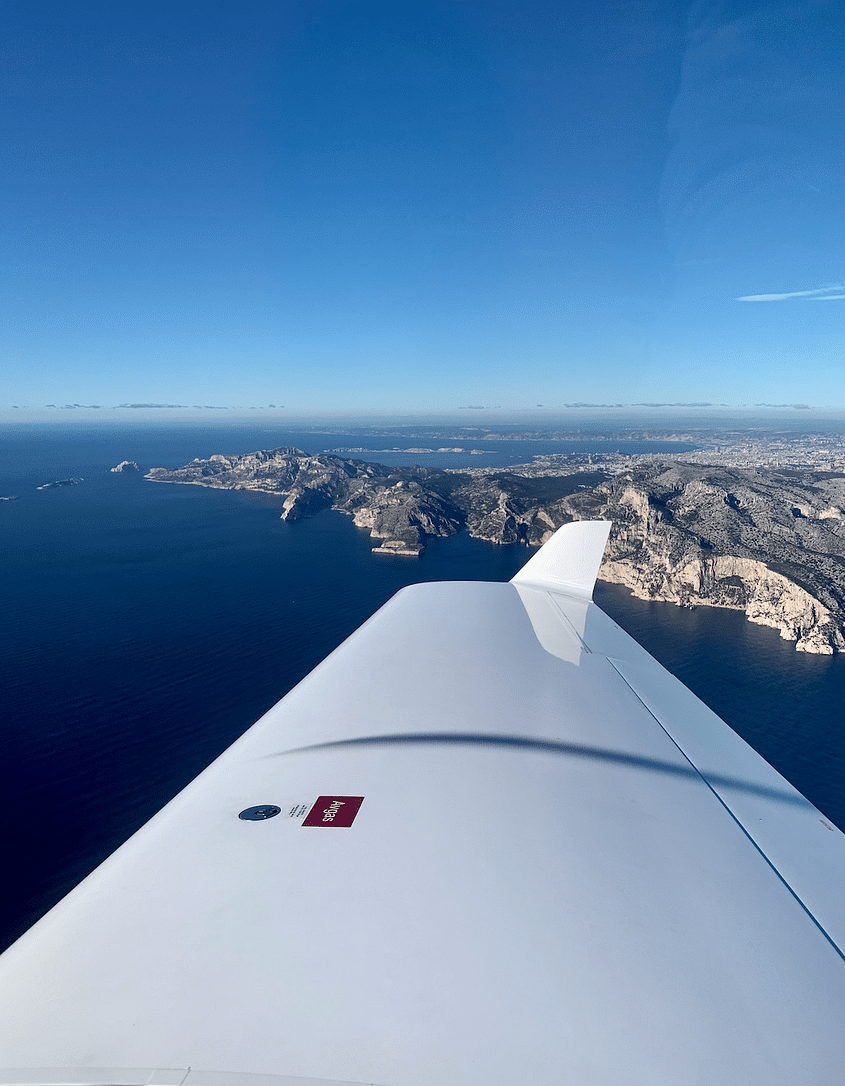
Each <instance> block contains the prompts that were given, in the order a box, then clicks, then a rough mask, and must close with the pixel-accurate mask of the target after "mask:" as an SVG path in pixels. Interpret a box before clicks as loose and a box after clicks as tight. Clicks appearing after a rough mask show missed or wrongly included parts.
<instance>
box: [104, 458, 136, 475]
mask: <svg viewBox="0 0 845 1086" xmlns="http://www.w3.org/2000/svg"><path fill="white" fill-rule="evenodd" d="M140 470H141V469H140V468H139V467H138V465H137V464H136V463H135V461H134V460H121V461H120V463H119V464H117V465H116V466H115V467H113V468H109V471H112V472H122V471H140Z"/></svg>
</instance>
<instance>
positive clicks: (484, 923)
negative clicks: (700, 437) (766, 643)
mask: <svg viewBox="0 0 845 1086" xmlns="http://www.w3.org/2000/svg"><path fill="white" fill-rule="evenodd" d="M608 527H609V526H607V525H598V526H597V525H595V524H590V523H582V524H573V525H567V526H565V527H564V528H563V529H561V530H560V531H559V532H558V533H557V534H556V535H555V536H554V537H553V538H552V539H551V540H550V542H549V543H547V544H546V545H545V547H543V548H542V549H541V550H540V551H539V552H538V553H537V554H536V555H535V556H534V557H533V558H532V559H531V560H530V561H529V562H528V563H527V564H526V566H525V567H524V568H523V571H522V572H521V573H520V574H519V575H518V576H517V577H516V578H514V581H513V582H512V583H511V584H479V583H475V582H466V583H464V582H458V583H446V584H426V585H418V586H415V587H414V588H411V589H406V590H404V591H402V592H400V593H399V594H398V595H397V596H395V597H394V598H393V599H392V600H391V601H390V602H389V603H388V604H387V605H386V606H385V607H384V608H382V609H381V611H379V612H378V613H377V614H376V615H375V616H374V617H373V618H372V619H371V620H370V621H369V622H368V623H366V624H365V625H364V626H363V627H362V628H361V629H360V630H358V631H357V632H356V633H355V634H354V635H353V636H352V637H351V638H349V639H348V640H347V641H346V642H345V643H344V644H343V645H342V646H341V647H340V648H339V649H338V650H337V651H336V652H335V653H333V654H332V655H331V656H330V657H328V659H327V660H325V661H324V662H323V663H322V664H321V665H320V666H319V667H318V668H317V669H316V670H315V671H314V672H312V674H311V675H310V676H308V677H307V678H306V679H305V680H304V681H303V682H302V683H300V685H299V686H298V687H296V688H295V689H294V690H293V691H291V693H290V694H289V695H288V696H287V697H286V698H284V699H282V701H281V702H279V703H278V704H277V705H276V706H274V707H273V709H271V710H270V711H269V712H268V713H267V714H266V715H265V716H264V717H263V718H262V719H261V720H260V721H259V722H258V723H257V724H256V725H254V726H253V728H251V729H250V730H249V731H248V732H247V733H246V734H245V735H244V736H243V737H242V738H241V739H240V740H238V742H237V743H235V744H234V745H233V746H232V747H231V748H229V750H228V751H226V752H225V753H224V754H223V755H222V756H221V757H220V758H219V759H218V760H217V761H216V762H215V763H214V764H213V765H212V766H211V767H209V769H208V770H206V771H205V773H203V774H201V775H200V777H198V778H197V779H196V780H195V781H194V782H193V783H192V784H191V785H190V786H189V787H188V788H187V789H185V791H183V792H182V793H181V794H180V795H179V796H177V797H176V799H174V800H173V801H172V802H171V803H170V804H169V805H168V806H167V807H166V808H164V810H163V811H161V812H160V813H159V815H157V816H156V817H155V818H154V819H152V820H151V821H150V822H149V823H148V824H147V825H146V826H145V827H144V828H143V829H142V830H141V831H139V833H137V834H136V835H135V836H134V837H133V838H132V839H131V840H130V841H129V842H127V844H126V845H124V846H123V847H122V848H121V849H119V850H118V851H117V852H116V853H115V854H114V855H113V856H112V857H111V858H110V859H109V860H108V861H106V863H105V864H103V865H102V866H101V867H100V868H99V869H98V870H97V871H96V872H94V873H93V874H92V875H91V876H90V877H89V878H88V879H86V880H85V881H84V882H83V883H82V884H81V885H80V886H79V887H77V889H76V890H74V891H73V892H72V893H71V894H70V895H68V897H67V898H66V899H65V900H64V901H63V902H61V903H60V904H59V905H58V906H56V908H55V909H54V910H52V912H51V913H49V914H48V915H47V916H46V917H45V918H44V919H43V920H42V921H41V922H39V924H37V925H35V926H34V928H33V929H31V930H30V932H28V933H27V934H26V935H25V936H24V937H23V938H22V939H21V940H19V941H18V943H16V944H15V946H13V947H12V948H10V950H9V951H7V953H6V954H5V955H3V956H2V958H0V1021H2V1022H3V1023H4V1026H3V1031H4V1034H5V1036H4V1041H3V1044H2V1046H0V1059H2V1060H3V1061H4V1062H5V1065H6V1066H7V1067H8V1068H9V1070H7V1071H5V1072H3V1071H0V1083H5V1084H12V1083H20V1084H24V1083H26V1084H27V1086H38V1084H43V1086H48V1084H49V1086H54V1084H57V1083H60V1082H66V1083H76V1082H78V1083H80V1084H82V1083H84V1084H87V1086H107V1084H111V1086H115V1084H118V1083H119V1084H125V1086H135V1084H136V1083H137V1084H141V1083H158V1084H159V1086H178V1083H181V1082H182V1081H183V1080H185V1079H186V1076H193V1078H191V1077H188V1078H187V1080H186V1081H187V1084H188V1086H190V1083H191V1082H193V1081H196V1086H227V1084H229V1083H231V1084H232V1086H238V1084H239V1083H240V1080H241V1078H242V1077H243V1076H253V1075H261V1076H273V1079H274V1081H278V1082H279V1083H282V1082H285V1081H287V1082H289V1083H291V1084H292V1081H293V1080H294V1079H296V1080H308V1081H312V1082H313V1081H322V1082H326V1081H335V1082H372V1083H381V1084H383V1086H423V1084H425V1086H430V1084H431V1083H435V1082H436V1083H449V1084H453V1086H481V1084H482V1083H483V1084H485V1086H490V1084H495V1083H503V1084H504V1083H508V1084H512V1083H513V1082H527V1081H531V1082H532V1083H536V1084H549V1086H551V1084H559V1083H561V1082H568V1081H578V1082H589V1083H593V1084H604V1083H608V1084H609V1083H618V1082H619V1081H623V1080H624V1081H625V1082H627V1083H643V1084H645V1083H648V1084H649V1086H654V1084H656V1083H664V1082H665V1083H672V1084H673V1086H679V1084H687V1083H689V1084H692V1083H696V1084H697V1083H702V1082H713V1081H722V1082H741V1083H743V1084H746V1083H761V1084H762V1083H766V1084H772V1083H787V1082H789V1083H794V1082H796V1081H800V1082H802V1083H826V1084H827V1083H830V1084H833V1083H839V1082H841V1081H843V1077H845V1053H844V1052H843V1045H842V1042H841V1023H842V1012H843V1010H845V962H843V958H842V954H841V951H840V948H841V947H842V946H843V914H842V909H841V906H840V904H839V897H840V891H841V886H842V880H843V875H845V839H844V838H843V835H842V834H841V833H839V831H837V830H834V829H830V828H828V827H827V826H826V824H824V820H823V819H822V816H821V815H820V814H819V812H818V811H817V810H816V809H815V808H813V807H812V806H811V805H810V804H809V803H808V802H807V801H806V800H805V799H804V798H803V797H801V796H800V795H799V794H798V793H797V792H796V791H795V790H794V789H792V788H791V786H790V785H789V784H788V783H787V782H786V781H784V780H783V778H781V777H780V776H779V775H778V774H777V773H775V771H774V770H772V769H771V767H769V766H768V765H767V764H766V763H765V762H764V761H763V760H762V759H760V758H759V756H757V755H756V754H755V753H754V752H753V751H751V749H750V748H749V747H747V745H746V744H745V743H743V742H742V740H740V739H739V738H738V737H737V736H736V735H735V734H734V733H733V732H732V731H731V730H730V729H728V728H727V726H726V725H725V724H724V723H723V722H722V721H721V720H719V718H718V717H716V716H715V715H714V714H712V713H710V711H709V710H707V709H706V708H705V707H704V706H703V705H702V704H701V703H700V702H699V701H698V700H697V699H696V698H695V697H694V696H693V695H692V694H690V692H689V691H687V690H686V688H684V687H683V686H682V685H681V684H680V683H678V682H677V680H675V679H673V678H672V677H671V676H669V675H668V674H667V673H666V672H665V671H664V670H663V669H662V668H661V667H660V666H659V665H658V664H657V663H656V662H655V661H654V660H653V659H652V658H651V657H650V656H648V654H647V653H645V652H644V650H642V649H641V648H640V647H639V646H638V645H636V643H635V642H633V641H632V640H631V639H630V638H629V637H627V635H625V634H624V633H623V632H622V631H621V630H620V629H619V628H618V627H617V626H615V624H614V623H613V622H612V621H611V620H610V619H608V618H607V616H605V615H604V614H603V613H602V612H601V611H600V610H599V609H598V608H597V607H596V606H595V605H594V604H593V603H592V602H591V598H590V597H591V592H592V585H593V581H594V579H595V574H596V572H597V570H598V566H599V563H600V560H601V550H602V548H603V546H604V542H605V540H606V538H607V531H608ZM353 801H354V802H353ZM256 807H258V808H265V809H267V810H269V809H276V808H278V810H279V813H278V814H274V815H271V816H270V817H265V818H259V819H258V820H255V821H251V820H249V819H247V818H239V817H238V815H239V813H242V812H246V811H249V810H251V809H254V808H256ZM352 807H354V811H352ZM331 812H335V813H334V814H332V815H331V817H328V816H329V815H330V814H331ZM338 812H343V813H342V814H338ZM265 813H266V812H265ZM15 1068H18V1069H19V1070H14V1069H15ZM116 1068H119V1069H122V1070H119V1071H116V1070H115V1069H116ZM20 1069H23V1070H20ZM133 1069H134V1070H133ZM168 1069H169V1070H168ZM168 1076H169V1077H168ZM180 1076H181V1077H180ZM286 1076H290V1077H289V1078H286ZM205 1079H208V1080H209V1081H208V1082H206V1081H205ZM212 1079H213V1080H214V1081H211V1080H212ZM177 1080H178V1083H177ZM244 1082H245V1083H246V1079H245V1080H244Z"/></svg>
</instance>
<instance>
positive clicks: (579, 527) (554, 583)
mask: <svg viewBox="0 0 845 1086" xmlns="http://www.w3.org/2000/svg"><path fill="white" fill-rule="evenodd" d="M610 528H611V522H610V521H609V520H574V521H570V523H569V524H564V525H563V526H562V527H561V528H558V530H557V531H556V532H555V534H554V535H553V536H552V537H551V539H548V540H547V541H546V542H545V543H544V544H543V546H542V547H541V548H540V550H539V551H537V553H536V554H535V555H533V556H532V557H531V558H529V559H528V561H527V562H526V563H525V565H524V566H523V567H522V569H521V570H520V571H519V573H517V574H516V576H515V577H512V578H511V584H533V585H542V586H543V587H545V588H553V589H557V590H558V591H562V592H566V593H567V594H568V595H573V596H579V597H581V598H585V599H592V598H593V588H594V587H595V583H596V577H597V576H598V572H599V567H600V566H601V560H602V557H603V556H604V548H605V546H606V544H607V539H608V536H609V535H610Z"/></svg>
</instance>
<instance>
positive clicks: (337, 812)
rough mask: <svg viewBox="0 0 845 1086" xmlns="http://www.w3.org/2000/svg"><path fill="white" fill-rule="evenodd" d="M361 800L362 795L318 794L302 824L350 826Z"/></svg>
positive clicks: (362, 800) (362, 799)
mask: <svg viewBox="0 0 845 1086" xmlns="http://www.w3.org/2000/svg"><path fill="white" fill-rule="evenodd" d="M363 802H364V797H363V796H320V797H319V799H318V800H317V802H316V803H315V804H314V806H313V807H312V808H311V810H310V812H309V814H308V817H307V818H306V819H305V821H304V822H303V823H302V825H303V826H345V827H348V826H351V825H352V823H353V822H354V821H355V815H356V814H358V810H359V808H360V807H361V804H362V803H363Z"/></svg>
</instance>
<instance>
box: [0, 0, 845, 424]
mask: <svg viewBox="0 0 845 1086" xmlns="http://www.w3.org/2000/svg"><path fill="white" fill-rule="evenodd" d="M843 29H845V9H842V10H841V12H840V9H838V8H837V6H836V5H835V4H833V3H828V2H815V3H814V2H809V3H800V4H796V3H773V4H758V3H730V2H696V3H693V4H689V3H674V2H665V3H664V2H648V0H639V2H636V3H633V2H632V3H627V2H626V0H615V2H603V0H593V2H592V3H587V2H585V3H579V4H569V3H566V2H563V0H558V2H555V3H545V2H534V0H522V2H520V3H516V2H510V0H500V2H492V0H491V2H485V0H449V2H445V0H441V2H416V0H387V2H380V3H375V2H370V0H355V2H340V0H283V2H275V3H265V2H261V0H241V2H239V3H234V2H215V0H203V2H193V0H168V2H167V3H159V2H148V0H138V2H133V0H126V2H125V3H119V4H118V3H115V2H114V0H106V2H102V3H90V2H86V0H77V2H74V3H69V2H68V3H65V2H63V0H49V2H43V0H42V2H39V0H26V2H25V3H24V2H20V3H7V4H6V5H5V6H4V7H3V14H2V26H0V35H2V38H3V39H4V41H5V46H4V49H5V52H6V56H5V58H4V68H5V72H6V74H5V77H4V80H5V87H4V90H3V97H4V101H5V102H6V106H5V108H4V118H3V121H2V125H3V129H4V132H3V142H4V145H5V147H6V167H5V170H4V173H3V178H2V182H0V185H2V200H3V205H4V208H5V211H6V214H5V216H4V218H5V220H6V227H5V239H4V250H5V254H6V256H5V259H4V265H5V267H4V275H3V311H4V329H3V335H2V352H3V363H2V377H0V380H2V384H0V410H2V409H5V408H8V407H9V406H10V405H12V404H20V405H24V406H26V407H27V408H29V409H35V408H40V407H43V405H46V404H56V405H57V406H58V407H61V406H62V405H64V404H65V403H81V404H103V405H105V406H107V407H112V406H114V405H117V404H121V403H137V402H143V403H178V404H186V405H194V404H197V405H205V404H208V405H220V406H226V407H228V408H230V409H231V408H232V407H249V406H252V405H261V406H264V407H265V408H266V406H267V405H268V404H271V403H272V404H275V405H277V407H278V406H280V405H282V404H283V405H285V406H284V409H285V410H286V411H291V412H307V411H338V410H349V411H392V410H425V411H432V410H434V411H438V410H454V409H457V408H460V407H462V406H466V405H468V404H472V405H485V406H490V407H494V406H496V407H502V408H503V409H510V408H513V409H522V408H534V407H535V406H536V405H537V404H541V403H542V404H544V405H547V406H549V407H557V406H560V405H561V404H564V403H572V402H579V401H587V402H599V403H606V402H610V403H617V402H625V403H629V402H630V403H634V402H640V401H670V402H674V401H685V402H687V401H712V402H716V403H728V404H738V403H755V402H768V403H792V402H803V403H811V404H815V405H843V404H845V382H843V361H842V356H843V334H842V331H843V322H845V245H843V243H844V242H845V228H844V227H845V218H843V207H844V206H845V204H843V197H845V169H843V167H845V139H843V138H842V136H843V133H845V97H844V96H843V91H842V87H843V85H845V78H843V77H845V71H843V60H842V57H843V55H845V53H844V52H843V46H845V35H843Z"/></svg>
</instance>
